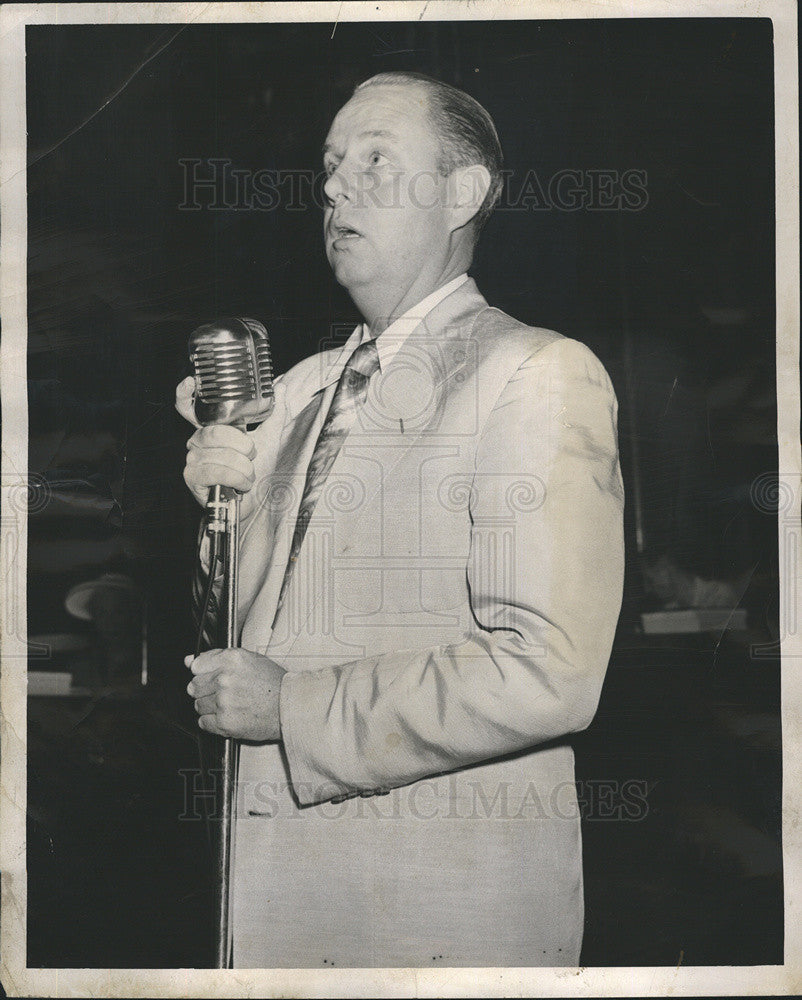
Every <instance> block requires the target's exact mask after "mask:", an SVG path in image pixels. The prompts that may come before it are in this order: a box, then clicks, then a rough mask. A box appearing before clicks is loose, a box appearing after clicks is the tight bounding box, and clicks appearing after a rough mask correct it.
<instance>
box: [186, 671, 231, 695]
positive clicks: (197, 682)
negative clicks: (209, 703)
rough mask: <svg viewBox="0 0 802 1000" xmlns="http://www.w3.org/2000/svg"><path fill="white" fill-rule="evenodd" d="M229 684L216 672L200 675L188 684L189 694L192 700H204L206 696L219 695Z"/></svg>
mask: <svg viewBox="0 0 802 1000" xmlns="http://www.w3.org/2000/svg"><path fill="white" fill-rule="evenodd" d="M225 687H228V684H227V683H226V682H225V681H224V680H223V678H222V676H221V672H220V671H219V670H214V671H212V673H210V674H199V675H198V676H197V677H193V678H192V680H191V681H190V682H189V684H187V694H188V695H189V696H190V698H202V697H204V696H205V695H209V694H217V693H218V692H219V691H221V690H222V689H223V688H225Z"/></svg>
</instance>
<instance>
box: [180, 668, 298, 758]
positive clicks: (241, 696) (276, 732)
mask: <svg viewBox="0 0 802 1000" xmlns="http://www.w3.org/2000/svg"><path fill="white" fill-rule="evenodd" d="M184 663H185V664H186V665H187V666H188V667H189V668H190V670H191V671H192V673H193V674H194V675H195V676H194V677H193V679H192V680H191V681H190V683H189V684H188V685H187V693H188V694H189V695H190V696H191V697H192V698H194V699H195V711H196V712H197V713H198V716H199V718H198V725H199V726H200V728H201V729H205V730H206V732H209V733H216V734H217V735H218V736H229V737H234V738H235V739H239V740H255V741H257V742H264V741H267V740H279V739H281V726H280V723H279V691H280V689H281V679H282V677H283V676H284V673H285V671H284V669H283V667H280V666H279V665H278V664H277V663H275V662H274V661H273V660H271V659H269V658H268V657H266V656H260V655H259V654H258V653H252V652H250V651H249V650H247V649H213V650H211V651H210V652H208V653H201V655H200V656H187V657H186V658H185V660H184Z"/></svg>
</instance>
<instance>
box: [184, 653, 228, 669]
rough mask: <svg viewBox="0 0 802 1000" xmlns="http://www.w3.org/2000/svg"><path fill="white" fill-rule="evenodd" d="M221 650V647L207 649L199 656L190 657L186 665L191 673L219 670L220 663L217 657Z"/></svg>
mask: <svg viewBox="0 0 802 1000" xmlns="http://www.w3.org/2000/svg"><path fill="white" fill-rule="evenodd" d="M222 652H224V650H222V649H207V651H206V652H205V653H201V654H200V656H194V657H192V663H189V664H187V665H188V667H189V669H190V670H191V671H192V673H193V674H208V673H209V671H211V670H219V669H220V663H219V660H218V657H219V655H220V653H222ZM187 659H189V657H187Z"/></svg>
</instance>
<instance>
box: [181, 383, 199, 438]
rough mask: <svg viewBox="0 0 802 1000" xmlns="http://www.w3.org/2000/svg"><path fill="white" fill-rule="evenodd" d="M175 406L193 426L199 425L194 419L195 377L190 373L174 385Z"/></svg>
mask: <svg viewBox="0 0 802 1000" xmlns="http://www.w3.org/2000/svg"><path fill="white" fill-rule="evenodd" d="M175 408H176V410H178V412H179V413H180V414H181V416H182V417H183V418H184V420H188V421H189V423H191V424H192V426H193V427H200V424H199V423H198V421H197V420H196V419H195V379H194V378H193V376H192V375H188V376H187V377H186V378H185V379H183V380H182V381H181V382H179V383H178V385H177V386H176V390H175Z"/></svg>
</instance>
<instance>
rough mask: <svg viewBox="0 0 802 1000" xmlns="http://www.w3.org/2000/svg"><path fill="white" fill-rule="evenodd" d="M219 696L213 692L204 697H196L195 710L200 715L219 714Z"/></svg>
mask: <svg viewBox="0 0 802 1000" xmlns="http://www.w3.org/2000/svg"><path fill="white" fill-rule="evenodd" d="M217 708H218V705H217V697H216V695H213V694H207V695H206V696H205V697H203V698H196V699H195V711H196V712H197V713H198V715H214V716H216V715H217Z"/></svg>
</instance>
